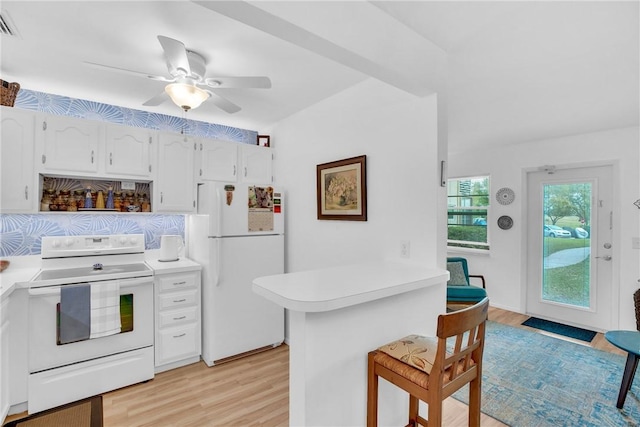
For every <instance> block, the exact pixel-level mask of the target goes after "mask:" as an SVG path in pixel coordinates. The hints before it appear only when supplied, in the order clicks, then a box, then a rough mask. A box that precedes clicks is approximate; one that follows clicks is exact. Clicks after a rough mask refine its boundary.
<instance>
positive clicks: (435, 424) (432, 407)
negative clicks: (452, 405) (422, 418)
mask: <svg viewBox="0 0 640 427" xmlns="http://www.w3.org/2000/svg"><path fill="white" fill-rule="evenodd" d="M427 405H428V406H429V419H428V420H427V422H428V423H429V427H441V426H442V396H438V398H431V399H429V402H427Z"/></svg>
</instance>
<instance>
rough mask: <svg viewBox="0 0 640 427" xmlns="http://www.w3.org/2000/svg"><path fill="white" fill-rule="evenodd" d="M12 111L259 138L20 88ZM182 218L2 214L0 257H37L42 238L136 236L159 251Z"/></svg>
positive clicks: (221, 127)
mask: <svg viewBox="0 0 640 427" xmlns="http://www.w3.org/2000/svg"><path fill="white" fill-rule="evenodd" d="M14 107H15V108H21V109H24V110H32V111H40V112H44V113H48V114H55V115H59V116H71V117H79V118H84V119H88V120H100V121H104V122H109V123H115V124H121V125H126V126H134V127H143V128H149V129H156V130H165V131H173V132H184V133H185V134H188V135H194V136H199V137H205V138H216V139H224V140H227V141H235V142H238V143H242V144H255V143H256V138H257V135H258V133H257V132H255V131H251V130H245V129H238V128H233V127H230V126H224V125H218V124H215V123H206V122H198V121H194V120H185V119H183V118H180V117H173V116H168V115H164V114H157V113H149V112H147V111H140V110H132V109H129V108H123V107H118V106H114V105H108V104H101V103H99V102H93V101H87V100H83V99H75V98H69V97H65V96H60V95H52V94H48V93H43V92H36V91H31V90H27V89H20V92H18V96H17V98H16V102H15V105H14ZM184 227H185V216H184V215H161V214H140V213H136V214H95V213H92V214H71V213H57V214H2V215H0V256H1V257H8V256H27V255H39V254H40V245H41V241H42V236H77V235H86V234H92V235H97V234H105V235H107V234H116V233H120V234H134V233H138V234H140V233H142V234H144V236H145V246H146V249H159V248H160V236H162V235H163V234H179V235H181V236H183V237H184Z"/></svg>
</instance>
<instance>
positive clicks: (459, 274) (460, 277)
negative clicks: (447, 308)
mask: <svg viewBox="0 0 640 427" xmlns="http://www.w3.org/2000/svg"><path fill="white" fill-rule="evenodd" d="M447 270H449V275H450V278H449V281H448V282H447V303H454V304H475V303H477V302H480V301H482V299H483V298H485V297H486V296H487V290H486V286H485V280H484V276H482V275H477V274H469V267H468V266H467V259H466V258H462V257H450V258H447ZM470 278H475V279H480V280H481V281H482V287H480V286H474V285H472V284H471V282H470Z"/></svg>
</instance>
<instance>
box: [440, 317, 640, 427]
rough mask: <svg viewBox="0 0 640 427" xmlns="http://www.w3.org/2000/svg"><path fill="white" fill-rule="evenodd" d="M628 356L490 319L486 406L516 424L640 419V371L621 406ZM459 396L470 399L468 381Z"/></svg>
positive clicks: (589, 426)
mask: <svg viewBox="0 0 640 427" xmlns="http://www.w3.org/2000/svg"><path fill="white" fill-rule="evenodd" d="M624 364H625V358H624V357H623V356H620V355H617V354H613V353H607V352H604V351H600V350H596V349H593V348H590V347H585V346H582V345H579V344H575V343H572V342H568V341H564V340H561V339H557V338H553V337H549V336H546V335H542V334H540V333H536V332H531V331H528V330H525V329H523V328H515V327H512V326H507V325H503V324H500V323H496V322H491V321H489V322H487V335H486V341H485V352H484V357H483V375H482V412H484V413H485V414H487V415H489V416H491V417H493V418H496V419H498V420H500V421H502V422H503V423H505V424H507V425H510V426H513V427H552V426H553V427H557V426H565V427H574V426H575V427H605V426H638V425H640V376H638V378H636V380H635V382H634V384H633V385H632V387H631V390H630V391H629V394H628V395H627V399H626V401H625V404H624V408H623V409H617V408H616V399H617V397H618V391H619V389H620V382H621V380H622V373H623V371H624ZM453 396H454V398H456V399H457V400H460V401H462V402H465V403H468V398H469V390H468V387H467V386H465V387H464V388H462V389H461V390H459V391H458V392H456V393H455V394H454V395H453Z"/></svg>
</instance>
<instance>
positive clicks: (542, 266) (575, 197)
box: [527, 166, 617, 330]
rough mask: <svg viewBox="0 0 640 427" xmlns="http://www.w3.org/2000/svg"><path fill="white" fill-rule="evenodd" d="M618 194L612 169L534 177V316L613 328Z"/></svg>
mask: <svg viewBox="0 0 640 427" xmlns="http://www.w3.org/2000/svg"><path fill="white" fill-rule="evenodd" d="M612 193H613V187H612V172H611V167H610V166H598V167H588V168H587V167H585V168H575V169H563V170H550V171H548V172H545V171H541V172H532V173H529V175H528V221H527V223H528V247H529V252H528V262H527V270H528V281H527V313H528V314H530V315H533V316H537V317H540V318H544V319H547V320H552V321H557V322H561V323H565V324H569V325H573V326H579V327H585V328H590V329H596V330H608V329H610V328H611V326H612V315H613V313H612V311H613V310H612V303H613V301H616V300H617V299H616V298H615V296H614V289H613V287H612V264H613V262H614V261H615V260H612V257H611V254H612V247H613V244H614V242H612V234H613V233H612V228H613V220H612V218H613V211H612Z"/></svg>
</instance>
